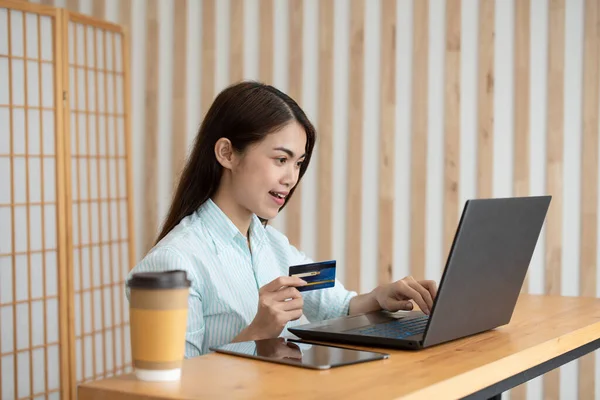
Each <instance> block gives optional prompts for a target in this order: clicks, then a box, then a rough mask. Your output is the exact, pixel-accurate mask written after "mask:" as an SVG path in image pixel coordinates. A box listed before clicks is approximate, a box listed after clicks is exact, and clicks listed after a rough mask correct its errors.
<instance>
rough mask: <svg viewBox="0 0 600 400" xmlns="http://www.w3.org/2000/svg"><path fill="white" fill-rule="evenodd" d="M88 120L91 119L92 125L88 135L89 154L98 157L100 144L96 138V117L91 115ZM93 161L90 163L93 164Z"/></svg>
mask: <svg viewBox="0 0 600 400" xmlns="http://www.w3.org/2000/svg"><path fill="white" fill-rule="evenodd" d="M88 118H89V124H90V127H89V129H88V132H89V135H88V146H89V154H90V155H96V154H98V142H97V138H96V131H97V126H96V116H95V115H90V116H89V117H88ZM92 161H93V160H92ZM92 161H90V162H92Z"/></svg>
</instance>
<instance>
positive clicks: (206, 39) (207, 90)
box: [200, 0, 216, 118]
mask: <svg viewBox="0 0 600 400" xmlns="http://www.w3.org/2000/svg"><path fill="white" fill-rule="evenodd" d="M215 1H216V0H204V1H203V2H202V79H201V83H200V85H201V86H200V93H201V96H200V107H201V109H202V118H204V116H205V115H206V112H207V111H208V109H209V108H210V105H211V103H212V101H213V98H214V96H215V93H214V92H215V89H214V88H215V56H216V53H215V29H216V25H215V12H216V9H215Z"/></svg>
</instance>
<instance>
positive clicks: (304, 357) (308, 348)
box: [210, 337, 389, 369]
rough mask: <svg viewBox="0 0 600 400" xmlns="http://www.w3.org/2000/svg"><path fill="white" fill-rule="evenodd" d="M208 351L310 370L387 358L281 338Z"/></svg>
mask: <svg viewBox="0 0 600 400" xmlns="http://www.w3.org/2000/svg"><path fill="white" fill-rule="evenodd" d="M210 350H212V351H215V352H217V353H224V354H231V355H234V356H240V357H247V358H253V359H257V360H263V361H269V362H274V363H279V364H286V365H292V366H296V367H302V368H311V369H329V368H334V367H341V366H343V365H351V364H358V363H363V362H367V361H375V360H383V359H386V358H389V354H386V353H377V352H371V351H362V350H353V349H348V348H343V347H337V346H329V345H321V344H309V343H302V342H299V341H297V340H294V341H292V340H289V339H287V338H283V337H279V338H274V339H262V340H255V341H249V342H239V343H229V344H225V345H222V346H216V347H211V348H210Z"/></svg>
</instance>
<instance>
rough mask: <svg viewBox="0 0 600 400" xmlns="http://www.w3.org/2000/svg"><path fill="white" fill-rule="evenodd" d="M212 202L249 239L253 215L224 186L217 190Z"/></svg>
mask: <svg viewBox="0 0 600 400" xmlns="http://www.w3.org/2000/svg"><path fill="white" fill-rule="evenodd" d="M212 201H213V202H214V203H215V204H216V205H217V206H218V207H219V208H220V209H221V211H223V213H225V215H227V217H229V219H230V220H231V222H233V224H234V225H235V226H236V227H237V228H238V229H239V231H240V232H241V233H242V235H244V236H245V237H248V230H249V229H250V223H251V222H252V213H251V212H249V211H248V210H247V209H245V208H244V207H242V206H240V205H239V204H237V203H236V202H235V200H234V197H233V195H232V194H231V193H230V191H229V190H227V189H226V188H224V187H223V185H221V186H220V187H219V188H218V189H217V191H216V193H215V194H214V196H213V197H212Z"/></svg>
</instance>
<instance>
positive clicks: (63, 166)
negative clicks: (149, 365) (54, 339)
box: [54, 10, 83, 399]
mask: <svg viewBox="0 0 600 400" xmlns="http://www.w3.org/2000/svg"><path fill="white" fill-rule="evenodd" d="M55 34H56V36H57V37H60V38H61V39H62V40H57V41H56V54H55V57H56V60H57V62H56V71H55V82H54V83H55V86H54V87H55V88H59V87H62V88H63V91H64V94H65V95H64V97H63V93H60V92H59V91H58V90H56V97H55V100H54V101H55V106H56V110H57V112H56V119H57V122H56V128H57V130H56V157H57V163H56V168H57V172H56V180H57V189H58V191H57V209H60V210H61V214H62V215H63V216H64V219H65V221H63V222H61V223H59V225H58V229H59V236H58V246H59V247H58V261H59V263H60V264H61V265H63V268H60V271H61V272H60V274H61V276H60V282H62V285H61V286H62V291H61V292H62V295H63V296H65V297H64V299H65V300H66V301H65V303H66V304H63V306H62V308H61V310H62V311H63V312H64V314H63V315H64V317H62V322H61V326H63V328H64V329H61V343H67V342H66V341H67V340H68V346H62V347H63V350H62V351H61V352H62V353H61V379H62V382H61V386H62V389H63V393H64V394H63V398H72V399H74V398H76V396H77V394H76V393H77V371H76V366H77V362H76V359H77V348H76V337H75V284H74V277H75V275H74V267H73V266H74V254H73V234H68V232H73V185H72V180H73V175H72V174H73V172H72V169H71V167H72V164H71V157H72V154H71V135H72V132H73V131H75V130H76V127H71V118H70V114H71V112H72V107H73V106H72V104H75V106H76V105H77V100H76V98H74V97H73V92H72V91H71V88H70V79H69V77H70V73H71V72H70V61H71V60H69V58H68V57H69V41H68V37H69V12H68V11H66V10H63V11H62V12H59V14H58V19H57V24H56V26H55ZM73 42H74V43H76V40H75V39H73ZM73 52H74V54H77V53H76V46H75V48H74V49H73ZM63 62H64V65H63ZM73 63H75V60H73ZM74 82H75V80H74ZM75 86H77V85H75ZM73 90H76V89H73ZM72 99H75V100H73V101H72ZM60 104H62V105H63V108H62V110H60V109H59V105H60ZM61 128H64V129H61ZM61 133H62V134H61ZM76 138H77V136H76ZM61 170H64V171H65V174H64V175H63V174H60V173H58V171H61ZM63 176H64V177H65V180H66V182H64V183H63ZM78 209H80V208H78ZM78 223H79V224H80V223H81V215H79V218H78ZM63 227H64V230H63V231H62V232H61V228H63ZM78 232H79V243H81V226H79V229H78ZM61 249H62V250H61ZM79 254H80V257H79V265H81V252H79ZM79 277H80V282H81V279H82V275H81V274H79ZM59 284H60V283H59ZM80 284H81V283H80ZM80 287H81V286H80ZM67 299H68V300H67ZM61 303H62V302H61ZM79 304H80V310H83V307H82V302H81V298H80V303H79ZM63 340H64V341H63Z"/></svg>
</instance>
